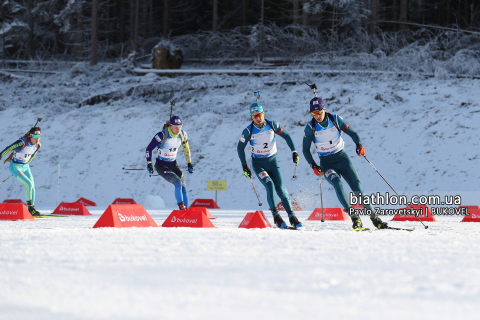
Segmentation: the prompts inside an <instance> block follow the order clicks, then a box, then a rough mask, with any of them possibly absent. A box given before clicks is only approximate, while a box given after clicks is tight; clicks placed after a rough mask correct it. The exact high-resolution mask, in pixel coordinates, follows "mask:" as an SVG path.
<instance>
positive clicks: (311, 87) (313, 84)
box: [305, 82, 318, 98]
mask: <svg viewBox="0 0 480 320" xmlns="http://www.w3.org/2000/svg"><path fill="white" fill-rule="evenodd" d="M305 84H306V85H307V86H309V87H310V89H312V91H313V94H314V95H315V98H316V97H317V93H316V92H315V89H318V88H317V85H316V84H315V83H312V84H308V83H307V82H305Z"/></svg>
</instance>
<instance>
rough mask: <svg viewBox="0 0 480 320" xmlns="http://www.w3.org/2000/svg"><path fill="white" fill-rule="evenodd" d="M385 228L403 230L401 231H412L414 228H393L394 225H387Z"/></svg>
mask: <svg viewBox="0 0 480 320" xmlns="http://www.w3.org/2000/svg"><path fill="white" fill-rule="evenodd" d="M387 230H403V231H410V232H411V231H413V230H415V228H412V229H408V228H395V227H388V228H387Z"/></svg>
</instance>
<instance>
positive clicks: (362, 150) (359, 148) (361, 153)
mask: <svg viewBox="0 0 480 320" xmlns="http://www.w3.org/2000/svg"><path fill="white" fill-rule="evenodd" d="M355 151H356V152H357V154H358V155H359V156H364V155H365V148H364V147H363V146H362V145H361V144H357V149H355Z"/></svg>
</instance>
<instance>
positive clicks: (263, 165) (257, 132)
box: [237, 103, 302, 229]
mask: <svg viewBox="0 0 480 320" xmlns="http://www.w3.org/2000/svg"><path fill="white" fill-rule="evenodd" d="M250 116H251V117H252V119H253V121H252V123H251V124H250V125H249V126H248V127H246V128H245V129H244V130H243V132H242V136H241V137H240V141H239V142H238V145H237V152H238V156H239V158H240V161H241V163H242V167H243V171H244V174H245V176H246V177H247V178H251V176H252V172H251V171H250V168H249V167H248V165H247V161H246V159H245V147H246V145H247V143H248V142H250V145H251V146H252V148H251V150H252V166H253V170H254V171H255V173H256V174H257V177H258V179H259V180H260V181H261V182H262V184H263V186H264V187H265V189H267V200H268V205H269V206H270V211H272V214H273V221H274V222H275V224H276V225H277V227H279V228H281V229H285V228H287V225H286V224H285V222H284V221H283V219H282V217H281V216H280V214H279V213H278V210H277V208H276V206H275V197H274V194H273V189H275V191H276V192H277V194H278V196H279V197H280V199H281V200H282V205H283V207H284V208H285V210H286V211H287V213H288V217H289V220H290V224H291V225H292V227H293V228H295V229H298V228H300V227H301V226H302V223H301V222H300V221H299V220H298V218H297V217H296V216H295V213H294V212H293V211H292V205H291V203H290V199H289V198H288V195H287V193H286V192H285V189H284V187H283V181H282V174H281V173H280V167H279V166H278V162H277V156H276V154H277V144H276V142H275V134H278V135H279V136H280V137H282V138H283V139H285V141H286V142H287V145H288V146H289V148H290V150H292V158H293V162H294V163H298V161H299V160H300V158H299V156H298V153H297V151H295V145H294V143H293V140H292V138H291V137H290V135H289V134H288V132H286V131H285V130H284V129H283V127H282V126H280V124H278V123H277V122H275V121H271V120H266V119H265V116H264V112H263V107H262V106H261V105H260V104H258V103H254V104H252V105H251V106H250Z"/></svg>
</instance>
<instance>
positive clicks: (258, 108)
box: [250, 103, 263, 116]
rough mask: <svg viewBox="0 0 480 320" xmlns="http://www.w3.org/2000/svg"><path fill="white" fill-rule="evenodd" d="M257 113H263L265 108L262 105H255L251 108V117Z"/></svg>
mask: <svg viewBox="0 0 480 320" xmlns="http://www.w3.org/2000/svg"><path fill="white" fill-rule="evenodd" d="M255 112H261V113H263V107H262V105H261V104H258V103H254V104H252V105H251V106H250V116H251V115H252V114H254V113H255Z"/></svg>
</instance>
